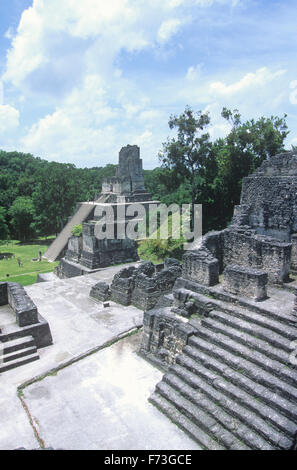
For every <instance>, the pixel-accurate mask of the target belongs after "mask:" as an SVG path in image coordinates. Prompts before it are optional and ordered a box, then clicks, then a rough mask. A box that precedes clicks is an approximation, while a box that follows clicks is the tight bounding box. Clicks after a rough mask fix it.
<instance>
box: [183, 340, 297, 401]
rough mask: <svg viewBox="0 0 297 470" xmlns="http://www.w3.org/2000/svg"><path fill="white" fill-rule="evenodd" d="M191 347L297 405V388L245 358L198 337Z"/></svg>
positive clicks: (190, 341) (190, 343)
mask: <svg viewBox="0 0 297 470" xmlns="http://www.w3.org/2000/svg"><path fill="white" fill-rule="evenodd" d="M189 345H190V346H192V347H194V348H197V349H199V350H203V351H204V352H207V353H209V354H210V355H211V356H213V357H216V358H219V359H220V360H222V361H223V362H225V364H227V365H228V366H230V367H232V369H235V370H238V371H240V372H241V373H242V374H244V375H246V376H248V377H250V378H251V379H252V380H254V381H255V382H257V383H260V384H261V385H264V386H265V387H268V388H270V390H272V391H275V392H276V391H278V393H279V394H280V395H282V396H284V397H286V398H288V399H289V400H293V401H294V402H296V403H297V388H295V387H292V385H289V384H288V383H286V382H284V381H283V380H281V379H279V378H278V377H276V376H275V375H273V374H270V373H269V372H267V371H266V370H265V369H263V368H262V367H259V366H257V365H255V364H253V363H252V362H250V361H248V360H246V359H244V358H243V357H240V356H235V355H234V354H232V353H230V352H228V351H226V350H225V349H223V348H221V347H219V346H216V345H215V344H209V343H208V342H207V341H204V340H203V339H202V338H198V337H196V336H193V337H191V338H190V339H189Z"/></svg>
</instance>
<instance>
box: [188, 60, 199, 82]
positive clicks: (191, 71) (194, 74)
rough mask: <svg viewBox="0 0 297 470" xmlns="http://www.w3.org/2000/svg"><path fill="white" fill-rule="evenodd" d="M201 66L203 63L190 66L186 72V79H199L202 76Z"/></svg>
mask: <svg viewBox="0 0 297 470" xmlns="http://www.w3.org/2000/svg"><path fill="white" fill-rule="evenodd" d="M201 68H202V65H201V64H198V65H196V66H193V65H192V66H191V67H189V68H188V70H187V74H186V80H189V81H191V82H193V81H196V80H198V79H199V78H200V76H201Z"/></svg>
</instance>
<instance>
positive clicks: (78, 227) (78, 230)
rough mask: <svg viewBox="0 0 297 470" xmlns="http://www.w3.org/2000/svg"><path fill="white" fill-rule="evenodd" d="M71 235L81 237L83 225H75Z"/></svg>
mask: <svg viewBox="0 0 297 470" xmlns="http://www.w3.org/2000/svg"><path fill="white" fill-rule="evenodd" d="M71 233H72V235H73V236H74V237H80V236H81V234H82V224H78V225H75V226H74V227H73V228H72V229H71Z"/></svg>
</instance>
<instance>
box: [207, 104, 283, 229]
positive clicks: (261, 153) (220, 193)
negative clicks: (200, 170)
mask: <svg viewBox="0 0 297 470" xmlns="http://www.w3.org/2000/svg"><path fill="white" fill-rule="evenodd" d="M222 116H223V117H224V118H225V119H226V120H227V121H228V122H229V123H230V124H231V125H232V128H231V131H230V133H229V134H228V135H227V137H226V138H224V139H218V140H217V141H216V142H214V144H213V145H212V150H211V156H212V158H214V159H215V161H216V165H217V174H216V176H215V178H214V180H213V181H209V182H208V183H209V185H210V187H212V195H213V203H214V204H215V205H216V211H217V220H216V223H217V227H216V228H221V227H222V226H225V225H226V223H227V222H228V221H230V219H231V217H232V213H233V208H234V206H235V205H237V204H239V202H240V194H241V184H242V179H243V178H244V177H245V176H247V175H249V174H251V173H253V172H254V171H255V170H256V168H258V167H259V166H260V165H261V163H262V162H263V161H264V160H266V159H269V158H270V157H271V156H273V155H276V154H277V153H278V152H281V151H283V150H284V141H285V139H286V137H287V135H288V134H289V131H288V130H287V129H288V128H287V124H286V117H287V116H286V115H284V117H282V118H279V117H276V116H271V117H270V118H265V117H261V118H260V119H258V120H254V119H251V120H247V121H245V122H242V118H241V115H240V113H239V111H238V110H234V111H230V110H228V109H227V108H223V111H222Z"/></svg>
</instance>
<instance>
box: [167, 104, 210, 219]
mask: <svg viewBox="0 0 297 470" xmlns="http://www.w3.org/2000/svg"><path fill="white" fill-rule="evenodd" d="M209 123H210V117H209V114H208V113H202V111H198V112H194V111H193V110H192V109H191V108H190V107H189V106H186V108H185V110H184V112H183V113H182V114H180V115H179V116H176V115H172V116H170V119H169V122H168V124H169V127H170V129H176V130H177V137H176V138H172V139H169V138H168V139H167V142H165V143H163V151H161V152H160V153H159V159H160V161H161V164H162V167H163V168H165V169H167V170H168V171H170V172H171V177H172V178H173V180H175V181H178V182H179V183H180V184H182V183H184V184H185V183H188V184H189V185H190V188H191V204H192V214H193V208H194V204H195V203H196V202H197V200H198V195H199V193H200V187H201V183H202V182H203V177H204V171H205V166H206V162H207V158H208V155H209V152H210V148H211V143H210V141H209V134H208V133H207V132H205V128H206V127H207V126H208V125H209Z"/></svg>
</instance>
